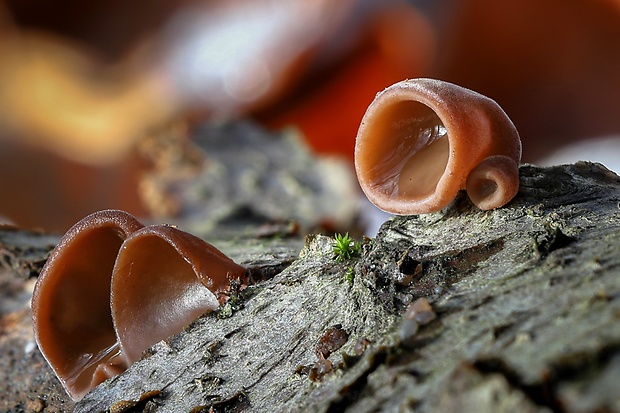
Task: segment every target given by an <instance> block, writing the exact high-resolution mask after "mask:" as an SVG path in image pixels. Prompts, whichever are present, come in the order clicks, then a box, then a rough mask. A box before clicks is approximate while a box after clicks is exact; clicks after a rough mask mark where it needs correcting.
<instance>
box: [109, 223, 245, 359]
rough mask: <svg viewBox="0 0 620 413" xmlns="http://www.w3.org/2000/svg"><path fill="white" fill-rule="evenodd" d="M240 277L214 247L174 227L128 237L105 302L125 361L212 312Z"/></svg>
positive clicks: (156, 227) (238, 268) (240, 269)
mask: <svg viewBox="0 0 620 413" xmlns="http://www.w3.org/2000/svg"><path fill="white" fill-rule="evenodd" d="M244 276H245V269H244V268H243V267H241V266H239V265H237V264H235V263H234V262H233V261H232V260H231V259H230V258H228V257H227V256H226V255H224V254H223V253H222V252H220V251H219V250H218V249H216V248H215V247H214V246H212V245H210V244H208V243H207V242H205V241H203V240H202V239H200V238H197V237H195V236H193V235H191V234H188V233H187V232H183V231H180V230H178V229H176V228H174V227H171V226H168V225H153V226H149V227H145V228H143V229H141V230H140V231H137V232H135V233H134V234H132V236H131V237H129V238H128V239H127V240H126V241H125V243H124V244H123V246H122V248H121V251H120V253H119V255H118V258H117V260H116V265H115V266H114V275H113V279H112V299H111V303H112V317H113V319H114V324H115V326H116V330H117V334H118V339H119V342H120V346H121V353H122V355H123V357H124V358H125V360H126V362H127V363H128V364H131V363H133V362H135V361H137V360H139V359H140V355H141V354H142V352H143V351H144V350H146V349H148V348H149V347H150V346H152V345H153V344H155V343H157V342H158V341H160V340H163V339H166V338H168V337H170V336H172V335H174V334H178V333H180V332H181V331H182V330H183V328H184V327H185V326H186V325H187V324H189V323H191V322H192V321H193V320H195V319H196V318H198V317H200V316H201V315H203V314H205V313H207V312H210V311H213V310H215V309H217V308H218V307H219V305H220V301H225V299H226V298H227V297H226V294H227V293H228V292H229V288H230V281H231V280H232V279H237V280H238V279H241V278H243V277H244ZM205 287H206V288H205Z"/></svg>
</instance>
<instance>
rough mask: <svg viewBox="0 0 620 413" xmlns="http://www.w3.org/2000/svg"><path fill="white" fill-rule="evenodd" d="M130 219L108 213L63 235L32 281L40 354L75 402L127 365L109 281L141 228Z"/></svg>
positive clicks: (35, 326) (121, 213)
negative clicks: (123, 249)
mask: <svg viewBox="0 0 620 413" xmlns="http://www.w3.org/2000/svg"><path fill="white" fill-rule="evenodd" d="M141 227H142V224H140V223H139V222H138V221H137V220H136V219H135V218H134V217H132V216H131V215H129V214H127V213H126V212H123V211H115V210H107V211H100V212H96V213H94V214H91V215H89V216H87V217H86V218H84V219H82V220H81V221H79V222H78V223H77V224H75V225H74V226H73V227H71V228H70V229H69V231H67V233H66V234H65V235H64V236H63V237H62V239H61V240H60V242H59V244H58V245H57V246H56V248H54V250H53V251H52V253H51V255H50V257H49V258H48V260H47V262H46V263H45V266H44V267H43V269H42V271H41V274H40V275H39V278H38V280H37V284H36V286H35V289H34V294H33V298H32V317H33V322H34V332H35V338H36V341H37V344H38V345H39V349H40V350H41V352H42V353H43V356H44V357H45V359H46V360H47V362H48V363H49V364H50V366H51V367H52V369H53V370H54V373H55V374H56V376H58V378H59V379H60V381H61V383H62V385H63V386H64V388H65V389H66V390H67V393H69V395H70V396H71V398H73V399H74V400H79V399H81V398H82V397H83V396H84V395H85V394H86V393H87V392H88V391H89V390H90V389H91V388H93V387H94V386H96V385H97V384H99V383H100V382H102V381H103V380H105V379H106V378H107V377H110V375H113V374H117V373H118V372H119V371H123V370H124V369H125V368H126V366H125V365H124V362H122V360H119V359H118V357H116V356H117V355H118V352H119V348H118V344H117V339H116V334H115V332H114V326H113V322H112V316H111V312H110V282H111V278H112V268H113V267H114V262H115V261H116V256H117V255H118V251H119V250H120V248H121V245H122V243H123V241H124V240H125V238H127V237H128V236H129V235H130V234H131V233H132V232H134V231H136V230H138V229H140V228H141Z"/></svg>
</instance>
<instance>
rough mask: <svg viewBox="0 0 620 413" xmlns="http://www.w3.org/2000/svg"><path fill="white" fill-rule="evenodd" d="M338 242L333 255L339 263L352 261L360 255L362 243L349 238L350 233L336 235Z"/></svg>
mask: <svg viewBox="0 0 620 413" xmlns="http://www.w3.org/2000/svg"><path fill="white" fill-rule="evenodd" d="M335 238H336V240H335V241H334V245H333V250H332V251H333V253H334V258H335V259H336V261H338V262H343V261H346V260H350V259H351V258H353V257H355V256H356V255H358V254H359V253H360V248H361V246H360V243H359V242H356V241H355V240H353V238H351V237H350V236H349V233H348V232H347V233H346V234H344V235H342V234H336V237H335Z"/></svg>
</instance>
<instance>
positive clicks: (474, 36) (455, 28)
mask: <svg viewBox="0 0 620 413" xmlns="http://www.w3.org/2000/svg"><path fill="white" fill-rule="evenodd" d="M443 19H444V21H443V27H445V28H446V30H445V31H444V32H442V33H441V36H439V45H438V49H439V50H441V53H440V54H439V58H438V61H437V69H436V70H435V75H436V76H435V77H438V78H441V79H444V80H448V81H450V82H453V83H457V84H459V85H462V86H465V87H468V88H470V89H473V90H475V91H477V92H479V93H482V94H485V95H487V96H489V97H491V98H492V99H494V100H496V101H497V103H499V104H500V105H501V106H502V107H503V108H504V109H505V110H506V113H508V114H509V116H510V117H511V118H512V120H513V121H514V123H515V125H516V126H517V129H518V130H519V133H520V134H521V139H522V141H523V160H524V161H525V162H533V161H536V160H537V159H540V157H542V156H544V155H547V154H548V153H549V152H550V151H552V150H554V149H557V148H558V147H560V146H562V145H564V144H567V143H569V142H571V141H575V140H580V139H587V138H591V137H597V136H603V135H607V134H618V133H620V116H619V115H618V101H619V100H620V76H619V74H620V53H619V51H620V2H618V1H617V0H551V1H545V2H539V1H536V0H507V1H500V2H497V1H493V0H464V1H460V2H457V3H455V6H454V7H453V8H452V10H447V11H446V12H445V13H443ZM584 156H587V154H584Z"/></svg>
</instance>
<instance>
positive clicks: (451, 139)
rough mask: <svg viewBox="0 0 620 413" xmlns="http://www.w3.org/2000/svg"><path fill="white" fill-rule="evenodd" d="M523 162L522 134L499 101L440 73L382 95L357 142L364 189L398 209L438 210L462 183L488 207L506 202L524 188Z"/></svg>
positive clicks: (387, 207)
mask: <svg viewBox="0 0 620 413" xmlns="http://www.w3.org/2000/svg"><path fill="white" fill-rule="evenodd" d="M520 160H521V141H520V139H519V134H518V132H517V130H516V128H515V126H514V124H513V123H512V121H511V120H510V119H509V118H508V116H507V115H506V113H505V112H504V111H503V110H502V108H501V107H500V106H499V105H498V104H497V103H496V102H495V101H493V100H491V99H489V98H488V97H486V96H483V95H481V94H479V93H476V92H474V91H472V90H469V89H466V88H463V87H460V86H457V85H454V84H452V83H448V82H444V81H440V80H436V79H424V78H419V79H410V80H404V81H402V82H399V83H396V84H394V85H392V86H390V87H388V88H387V89H385V90H384V91H382V92H380V93H379V94H377V96H376V97H375V99H374V100H373V102H372V103H371V104H370V106H369V107H368V109H367V111H366V113H365V115H364V117H363V119H362V122H361V124H360V128H359V130H358V134H357V138H356V146H355V169H356V173H357V176H358V180H359V183H360V186H361V187H362V190H363V191H364V193H365V194H366V196H367V197H368V199H369V200H370V201H371V202H373V203H374V204H375V205H376V206H377V207H379V208H380V209H382V210H384V211H386V212H390V213H393V214H398V215H412V214H423V213H429V212H434V211H438V210H440V209H442V208H444V207H446V206H447V205H448V204H450V202H452V200H453V199H454V198H455V197H456V195H457V193H458V191H459V190H461V189H465V190H466V191H467V194H468V195H469V197H470V199H471V200H472V202H473V203H474V204H475V205H477V206H478V207H479V208H480V209H482V210H489V209H494V208H498V207H501V206H503V205H505V204H506V203H507V202H509V201H510V200H511V199H512V198H513V197H514V196H515V194H516V193H517V191H518V188H519V162H520Z"/></svg>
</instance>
